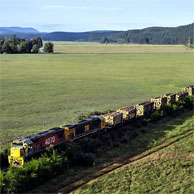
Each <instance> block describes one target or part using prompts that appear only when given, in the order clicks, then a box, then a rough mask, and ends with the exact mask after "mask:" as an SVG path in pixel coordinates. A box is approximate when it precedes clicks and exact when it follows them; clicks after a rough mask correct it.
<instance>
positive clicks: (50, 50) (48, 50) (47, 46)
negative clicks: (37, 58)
mask: <svg viewBox="0 0 194 194" xmlns="http://www.w3.org/2000/svg"><path fill="white" fill-rule="evenodd" d="M53 47H54V45H53V43H52V42H47V43H45V45H44V49H43V50H44V52H45V53H53Z"/></svg>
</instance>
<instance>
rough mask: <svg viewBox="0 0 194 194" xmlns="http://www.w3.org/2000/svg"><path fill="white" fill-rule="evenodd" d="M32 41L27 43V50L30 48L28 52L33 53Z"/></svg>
mask: <svg viewBox="0 0 194 194" xmlns="http://www.w3.org/2000/svg"><path fill="white" fill-rule="evenodd" d="M32 46H33V45H32V41H31V40H29V41H28V43H27V50H28V53H31V50H32Z"/></svg>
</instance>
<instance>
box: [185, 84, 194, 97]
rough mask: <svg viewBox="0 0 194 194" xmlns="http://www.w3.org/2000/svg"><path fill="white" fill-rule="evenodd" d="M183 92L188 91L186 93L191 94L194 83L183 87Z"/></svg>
mask: <svg viewBox="0 0 194 194" xmlns="http://www.w3.org/2000/svg"><path fill="white" fill-rule="evenodd" d="M184 91H185V92H188V95H189V96H191V95H193V94H194V85H193V86H187V87H185V88H184Z"/></svg>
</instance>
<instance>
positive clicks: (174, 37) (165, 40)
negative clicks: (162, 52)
mask: <svg viewBox="0 0 194 194" xmlns="http://www.w3.org/2000/svg"><path fill="white" fill-rule="evenodd" d="M188 37H190V38H191V40H192V41H194V23H192V24H189V25H185V26H179V27H150V28H145V29H142V30H128V31H124V32H121V33H119V34H114V35H113V34H112V35H110V36H107V37H106V38H107V40H106V41H108V42H117V43H139V44H183V43H185V42H186V40H187V39H188Z"/></svg>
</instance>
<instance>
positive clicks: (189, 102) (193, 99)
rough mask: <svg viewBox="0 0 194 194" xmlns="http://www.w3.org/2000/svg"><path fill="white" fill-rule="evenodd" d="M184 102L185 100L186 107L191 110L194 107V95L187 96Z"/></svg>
mask: <svg viewBox="0 0 194 194" xmlns="http://www.w3.org/2000/svg"><path fill="white" fill-rule="evenodd" d="M184 102H185V104H184V106H185V108H188V109H191V110H192V109H194V95H192V96H186V97H185V98H184Z"/></svg>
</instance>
